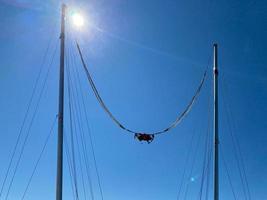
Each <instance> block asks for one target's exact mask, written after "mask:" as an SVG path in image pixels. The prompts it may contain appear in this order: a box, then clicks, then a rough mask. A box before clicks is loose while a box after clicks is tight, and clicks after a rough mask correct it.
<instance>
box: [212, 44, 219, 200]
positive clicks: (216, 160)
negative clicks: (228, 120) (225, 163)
mask: <svg viewBox="0 0 267 200" xmlns="http://www.w3.org/2000/svg"><path fill="white" fill-rule="evenodd" d="M213 52H214V60H213V76H214V83H213V84H214V85H213V86H214V91H213V92H214V125H213V128H214V200H219V132H218V45H217V44H214V45H213Z"/></svg>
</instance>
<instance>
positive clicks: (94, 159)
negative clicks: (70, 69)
mask: <svg viewBox="0 0 267 200" xmlns="http://www.w3.org/2000/svg"><path fill="white" fill-rule="evenodd" d="M73 48H74V47H73ZM72 55H73V54H72ZM73 58H75V56H74V55H73ZM74 61H75V65H76V66H77V62H76V59H74ZM75 72H76V73H74V74H76V79H77V80H78V85H79V90H80V94H81V99H82V106H83V111H84V115H85V120H86V127H87V130H88V136H89V141H90V147H91V151H92V154H93V161H94V165H95V170H96V175H97V182H98V187H99V191H100V195H101V199H102V200H104V195H103V189H102V184H101V179H100V174H99V170H98V165H97V160H96V155H95V150H94V145H93V139H92V135H91V129H90V126H89V119H88V113H87V109H86V106H85V101H84V94H83V93H82V84H81V79H80V75H79V71H78V69H77V67H76V68H75ZM76 79H75V80H76ZM83 138H85V135H84V134H83ZM82 141H84V140H82ZM84 147H85V151H86V152H87V145H86V143H84Z"/></svg>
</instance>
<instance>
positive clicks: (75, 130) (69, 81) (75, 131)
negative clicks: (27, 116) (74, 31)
mask: <svg viewBox="0 0 267 200" xmlns="http://www.w3.org/2000/svg"><path fill="white" fill-rule="evenodd" d="M67 74H68V84H69V86H70V90H69V92H70V97H69V98H70V103H71V105H72V108H73V109H72V112H73V114H72V116H73V117H74V120H73V123H74V133H75V136H76V146H77V150H78V161H79V163H80V171H81V177H82V184H83V192H84V197H85V199H86V192H85V184H84V176H83V168H82V162H81V153H80V148H79V146H80V145H79V142H78V135H77V126H78V125H77V124H76V120H75V119H77V120H78V117H77V116H76V117H75V113H77V112H75V108H76V103H74V101H73V100H74V99H75V97H74V94H73V90H74V89H73V86H72V85H73V83H72V78H71V73H70V68H69V66H68V68H67ZM76 110H77V109H76ZM78 121H79V120H78Z"/></svg>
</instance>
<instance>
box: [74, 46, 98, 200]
mask: <svg viewBox="0 0 267 200" xmlns="http://www.w3.org/2000/svg"><path fill="white" fill-rule="evenodd" d="M71 56H72V61H73V66H75V64H74V60H75V59H74V58H75V57H74V55H73V52H72V51H71ZM70 74H75V71H74V72H72V73H70ZM72 80H76V79H75V78H73V79H72ZM72 80H71V81H72ZM72 85H74V89H73V90H74V91H75V96H76V98H75V99H77V102H75V105H74V106H75V110H76V114H77V123H78V127H79V130H80V133H81V134H80V140H81V144H82V153H83V158H84V162H85V167H86V170H87V171H86V173H87V179H88V182H89V186H90V187H89V188H90V192H91V196H92V199H94V192H93V187H92V180H91V175H90V168H89V161H88V160H89V159H88V155H87V147H86V143H85V135H84V130H83V127H82V126H81V124H82V123H81V121H82V114H81V105H80V101H79V95H78V88H77V81H74V84H72ZM73 95H74V93H73Z"/></svg>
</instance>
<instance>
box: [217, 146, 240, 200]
mask: <svg viewBox="0 0 267 200" xmlns="http://www.w3.org/2000/svg"><path fill="white" fill-rule="evenodd" d="M221 155H222V161H223V166H224V168H225V171H226V174H227V178H228V181H229V183H230V187H231V191H232V193H233V196H234V199H235V200H236V199H237V198H236V194H235V190H234V186H233V183H232V180H231V176H230V173H229V170H228V167H227V164H226V161H225V158H224V154H223V151H222V150H221Z"/></svg>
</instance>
